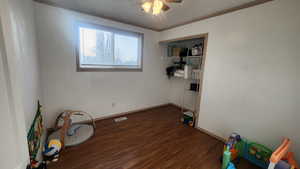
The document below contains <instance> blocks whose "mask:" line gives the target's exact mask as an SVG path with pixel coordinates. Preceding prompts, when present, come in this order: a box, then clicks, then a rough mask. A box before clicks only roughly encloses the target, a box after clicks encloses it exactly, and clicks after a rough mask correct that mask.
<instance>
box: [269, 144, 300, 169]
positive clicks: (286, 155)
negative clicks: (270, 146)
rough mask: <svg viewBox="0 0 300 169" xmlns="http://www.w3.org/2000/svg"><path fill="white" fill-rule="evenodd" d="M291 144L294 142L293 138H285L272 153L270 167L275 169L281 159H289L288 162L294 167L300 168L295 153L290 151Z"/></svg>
mask: <svg viewBox="0 0 300 169" xmlns="http://www.w3.org/2000/svg"><path fill="white" fill-rule="evenodd" d="M291 144H292V142H291V140H289V139H284V140H283V142H282V144H281V145H280V146H279V147H278V148H277V149H276V151H275V152H274V153H273V154H272V156H271V158H270V164H269V167H268V169H274V168H275V166H276V164H277V163H278V162H279V161H280V160H287V162H288V163H289V165H291V166H292V168H297V169H299V167H298V164H297V162H296V160H295V159H294V155H293V153H292V152H288V151H289V148H290V146H291Z"/></svg>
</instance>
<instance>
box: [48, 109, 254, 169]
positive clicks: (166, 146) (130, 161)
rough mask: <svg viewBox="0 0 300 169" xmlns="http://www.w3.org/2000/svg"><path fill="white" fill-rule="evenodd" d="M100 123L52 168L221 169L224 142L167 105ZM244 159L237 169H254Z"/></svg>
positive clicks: (51, 168) (66, 151)
mask: <svg viewBox="0 0 300 169" xmlns="http://www.w3.org/2000/svg"><path fill="white" fill-rule="evenodd" d="M127 117H128V120H127V121H122V122H119V123H115V122H113V120H112V119H108V120H102V121H98V122H97V131H96V135H95V137H93V138H92V139H90V140H89V141H87V142H85V143H83V144H81V145H79V146H77V147H72V148H67V149H66V150H65V151H64V152H63V153H62V155H61V157H60V160H59V162H57V163H52V164H51V165H49V169H220V168H221V164H220V161H219V158H220V156H221V154H222V148H223V144H222V143H221V142H220V141H218V140H216V139H214V138H212V137H210V136H208V135H206V134H204V133H202V132H200V131H199V130H197V129H194V128H190V127H187V126H184V125H182V124H181V123H180V122H179V119H180V110H179V109H178V108H176V107H174V106H163V107H160V108H155V109H151V110H147V111H142V112H139V113H134V114H131V115H128V116H127ZM255 168H256V167H255V166H252V165H251V164H249V163H248V162H246V161H242V162H241V164H240V165H239V166H238V169H255Z"/></svg>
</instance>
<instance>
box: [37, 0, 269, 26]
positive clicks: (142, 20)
mask: <svg viewBox="0 0 300 169" xmlns="http://www.w3.org/2000/svg"><path fill="white" fill-rule="evenodd" d="M36 1H39V2H44V3H47V4H52V5H54V6H59V7H63V8H67V9H72V10H76V11H80V12H84V13H88V14H92V15H97V16H101V17H105V18H109V19H113V20H117V21H121V22H125V23H129V24H133V25H138V26H142V27H147V28H151V29H155V30H162V29H166V28H170V27H172V26H175V25H178V24H182V23H186V22H189V21H192V20H196V19H198V18H202V17H205V16H208V15H212V14H214V13H216V12H220V11H223V10H227V9H231V8H234V7H238V6H241V5H244V4H248V3H253V2H254V1H256V2H257V1H264V0H184V2H183V3H181V4H177V3H172V4H171V3H168V5H169V6H170V7H171V9H170V10H169V11H167V12H165V13H162V14H161V15H159V16H152V15H150V14H147V13H144V12H142V11H141V8H140V4H141V2H142V1H143V0H36Z"/></svg>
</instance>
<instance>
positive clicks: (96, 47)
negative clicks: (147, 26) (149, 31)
mask: <svg viewBox="0 0 300 169" xmlns="http://www.w3.org/2000/svg"><path fill="white" fill-rule="evenodd" d="M77 31H78V32H77V36H78V37H77V38H78V41H77V49H76V50H77V69H78V71H95V70H96V71H97V70H100V71H101V70H104V71H105V70H120V71H121V70H132V71H141V70H142V52H143V51H142V49H143V34H141V33H136V32H129V31H124V30H119V29H115V28H111V27H106V26H100V25H92V24H83V23H80V24H78V26H77Z"/></svg>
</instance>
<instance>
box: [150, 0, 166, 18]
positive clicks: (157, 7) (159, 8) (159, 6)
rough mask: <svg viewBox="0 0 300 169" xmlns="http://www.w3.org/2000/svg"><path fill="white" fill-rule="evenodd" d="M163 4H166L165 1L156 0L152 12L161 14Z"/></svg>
mask: <svg viewBox="0 0 300 169" xmlns="http://www.w3.org/2000/svg"><path fill="white" fill-rule="evenodd" d="M163 6H164V3H163V2H162V1H161V0H154V1H153V9H152V14H153V15H158V14H160V13H161V12H162V8H163Z"/></svg>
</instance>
